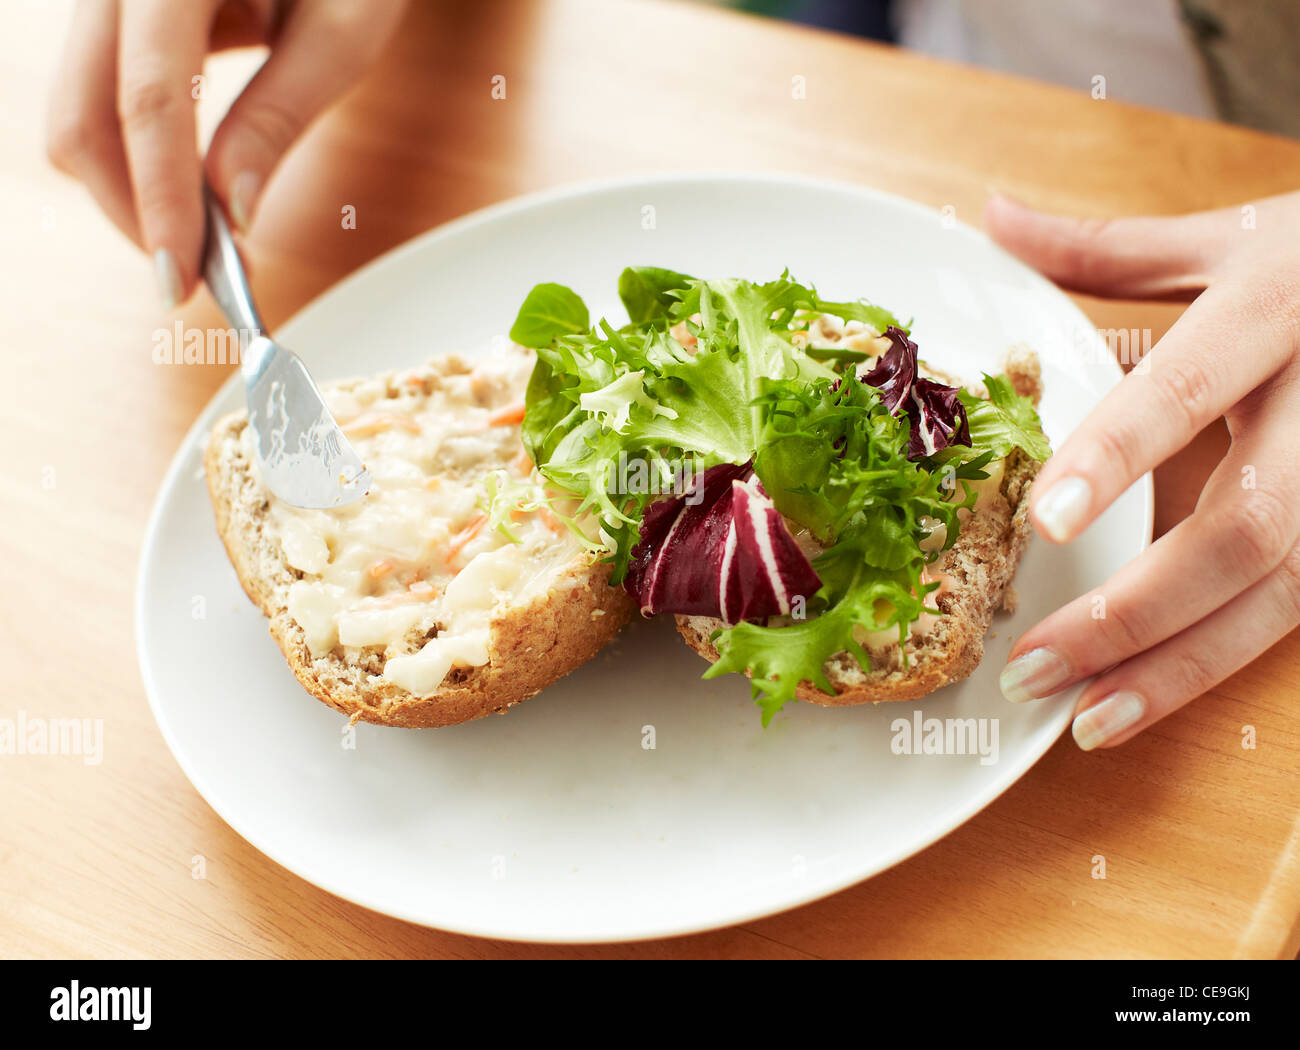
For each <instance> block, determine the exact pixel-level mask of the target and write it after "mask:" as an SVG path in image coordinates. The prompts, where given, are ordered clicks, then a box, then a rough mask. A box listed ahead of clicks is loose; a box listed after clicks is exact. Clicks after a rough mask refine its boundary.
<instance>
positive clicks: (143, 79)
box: [117, 72, 189, 130]
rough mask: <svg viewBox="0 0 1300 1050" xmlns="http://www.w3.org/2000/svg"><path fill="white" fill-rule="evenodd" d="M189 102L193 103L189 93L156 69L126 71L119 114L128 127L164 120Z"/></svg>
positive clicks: (118, 99)
mask: <svg viewBox="0 0 1300 1050" xmlns="http://www.w3.org/2000/svg"><path fill="white" fill-rule="evenodd" d="M186 105H189V97H188V96H187V95H183V94H182V93H180V92H178V91H176V90H175V88H174V86H173V85H172V84H170V83H168V81H167V80H166V79H164V78H163V77H161V76H158V75H156V74H155V73H152V72H141V73H137V74H134V75H131V76H127V75H125V74H124V75H123V77H122V80H121V84H120V87H119V90H118V97H117V115H118V117H119V118H120V119H121V121H122V126H123V127H124V128H126V129H128V130H130V129H132V128H135V127H138V126H140V125H143V124H151V123H157V122H159V121H161V120H164V119H166V118H167V117H169V116H171V115H172V114H173V113H174V112H176V111H177V110H178V109H180V108H181V107H182V106H186Z"/></svg>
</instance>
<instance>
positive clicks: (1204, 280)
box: [984, 193, 1241, 301]
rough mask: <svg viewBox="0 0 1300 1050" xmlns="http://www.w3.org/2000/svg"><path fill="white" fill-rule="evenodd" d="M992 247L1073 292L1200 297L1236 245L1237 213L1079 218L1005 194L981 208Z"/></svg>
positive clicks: (1124, 296) (1130, 296) (1117, 296)
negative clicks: (998, 247)
mask: <svg viewBox="0 0 1300 1050" xmlns="http://www.w3.org/2000/svg"><path fill="white" fill-rule="evenodd" d="M984 225H985V228H986V229H987V230H988V232H989V236H991V237H992V238H993V239H994V240H995V241H997V242H998V243H999V244H1001V245H1002V246H1003V247H1004V248H1006V249H1007V250H1008V251H1010V252H1011V253H1012V254H1013V255H1016V256H1018V257H1019V258H1021V259H1023V260H1024V261H1025V262H1027V263H1028V264H1029V265H1030V266H1032V267H1034V268H1035V269H1037V270H1040V271H1042V273H1043V274H1045V275H1046V276H1047V277H1050V278H1051V279H1052V280H1053V281H1055V282H1056V283H1057V284H1059V285H1061V286H1062V287H1064V288H1068V289H1070V290H1071V291H1076V292H1084V293H1087V294H1089V295H1097V296H1102V297H1105V298H1114V299H1178V300H1183V301H1187V300H1191V299H1194V298H1196V296H1197V295H1198V294H1200V293H1201V292H1202V291H1203V290H1204V289H1205V287H1206V285H1207V284H1209V279H1210V276H1211V273H1212V271H1213V270H1214V268H1215V266H1216V265H1217V264H1218V262H1219V260H1221V259H1222V258H1223V257H1224V256H1225V255H1227V253H1228V251H1229V249H1230V247H1231V246H1232V245H1233V244H1235V243H1236V241H1235V239H1234V234H1236V233H1238V232H1239V230H1240V226H1241V222H1240V211H1239V210H1238V209H1235V208H1225V209H1222V210H1220V211H1206V212H1195V213H1192V214H1189V215H1177V216H1171V217H1154V216H1150V217H1141V218H1128V219H1076V218H1069V217H1067V216H1063V215H1049V214H1047V213H1045V212H1040V211H1036V210H1035V209H1033V208H1031V207H1029V206H1028V205H1027V204H1022V203H1020V202H1019V201H1016V200H1013V199H1012V198H1010V197H1007V196H1005V195H1003V194H1000V193H994V194H993V195H992V196H990V197H989V200H988V203H987V204H986V205H985V207H984Z"/></svg>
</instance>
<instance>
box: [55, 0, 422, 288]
mask: <svg viewBox="0 0 1300 1050" xmlns="http://www.w3.org/2000/svg"><path fill="white" fill-rule="evenodd" d="M405 6H406V0H310V2H306V0H279V2H277V0H185V2H184V3H176V2H174V0H80V2H79V3H78V5H77V9H76V13H75V15H74V17H73V21H72V28H71V31H70V33H69V35H68V41H67V45H66V48H65V52H64V56H63V62H62V68H61V70H60V72H59V75H58V77H57V79H56V81H55V87H54V94H53V99H52V102H51V109H50V117H49V132H48V147H47V148H48V152H49V156H50V160H51V161H52V162H53V163H54V165H55V166H56V167H58V168H59V169H60V170H62V171H64V172H66V173H67V174H69V175H72V176H73V177H75V178H77V179H79V180H81V182H83V183H85V185H86V188H87V189H89V190H90V192H91V194H93V195H94V197H95V200H96V201H97V202H98V203H99V206H100V207H101V208H102V209H103V210H104V212H105V214H107V215H108V217H109V218H110V219H112V220H113V222H114V223H116V224H117V226H118V227H119V228H120V229H121V230H122V232H123V233H125V234H126V235H127V236H128V237H130V238H131V239H132V240H134V241H135V242H136V243H137V244H139V245H140V247H142V248H143V249H144V250H145V251H146V252H148V253H149V254H150V255H151V256H152V257H153V260H154V268H155V270H156V273H157V277H158V285H159V292H160V294H161V296H162V300H163V307H164V308H165V309H168V310H170V309H171V308H172V307H174V306H175V305H176V304H177V303H179V302H181V301H183V300H184V299H186V298H187V297H188V296H189V294H190V292H192V291H193V289H194V287H195V284H196V283H197V281H198V275H199V253H200V251H201V250H202V247H203V228H204V219H203V199H202V188H201V187H202V173H203V170H204V167H206V170H207V176H208V179H209V181H210V182H211V183H212V186H213V188H214V189H215V190H216V192H217V193H218V195H220V196H221V197H222V198H223V199H224V201H225V204H226V208H227V210H228V212H229V213H230V216H231V218H232V219H233V220H234V222H235V224H236V226H238V227H239V228H241V229H247V227H248V224H249V221H250V220H251V218H252V215H253V211H254V209H255V208H256V206H257V200H258V197H259V196H260V194H261V191H262V187H263V186H264V185H265V183H266V180H267V179H268V178H269V176H270V174H271V172H272V171H273V170H274V169H275V166H276V164H277V163H278V162H279V160H280V158H281V156H283V155H284V153H285V152H286V151H287V150H288V149H289V147H290V146H291V145H292V144H293V142H294V141H295V140H296V139H297V138H298V136H299V135H301V134H302V132H303V131H304V130H305V129H306V127H307V126H308V124H310V123H311V121H312V119H313V118H315V117H316V116H317V115H318V114H319V113H320V112H321V111H322V110H323V109H324V108H325V107H326V106H328V105H329V104H330V103H331V102H332V101H334V99H336V98H337V97H338V96H339V95H341V94H342V93H343V92H344V91H345V90H346V89H347V88H348V87H349V86H350V85H351V84H352V83H353V82H354V81H355V80H356V79H357V78H358V77H359V76H360V75H361V74H362V72H363V71H364V70H365V69H366V68H367V67H368V66H369V65H370V63H371V62H372V61H373V60H374V59H375V58H376V57H377V56H378V55H379V53H380V50H381V49H382V47H383V45H384V44H385V42H386V41H387V40H388V38H389V36H390V35H391V34H392V32H393V30H394V29H395V28H396V26H397V23H398V21H399V20H400V18H401V15H402V11H403V9H404V8H405ZM258 43H266V44H269V45H270V47H271V54H270V57H269V58H268V59H267V60H266V62H265V64H263V66H262V67H261V68H260V69H259V70H258V71H257V74H256V75H255V76H254V77H253V78H252V80H251V81H249V83H248V85H247V86H246V87H245V88H244V90H243V92H242V93H241V94H240V96H239V97H238V98H237V99H236V100H235V102H234V104H233V105H232V106H231V107H230V111H229V112H228V113H227V114H226V116H225V118H224V119H223V120H222V122H221V125H220V126H219V127H218V129H217V131H216V134H215V135H214V136H213V139H212V143H211V146H210V147H209V149H208V154H207V158H206V161H204V160H200V158H199V154H198V148H197V146H196V142H195V138H196V123H195V115H194V100H195V99H196V98H197V97H198V94H197V91H196V85H198V84H199V83H201V81H200V80H198V79H197V78H198V77H199V75H200V74H201V73H202V70H203V59H204V56H205V55H207V54H208V53H209V52H210V51H219V50H221V49H223V48H228V47H240V46H247V45H251V44H258Z"/></svg>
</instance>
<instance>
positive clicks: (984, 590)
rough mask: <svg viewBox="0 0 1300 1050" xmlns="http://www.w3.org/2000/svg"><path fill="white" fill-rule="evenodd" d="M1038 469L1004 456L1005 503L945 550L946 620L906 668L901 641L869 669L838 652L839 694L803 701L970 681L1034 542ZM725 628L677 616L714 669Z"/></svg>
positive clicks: (919, 642)
mask: <svg viewBox="0 0 1300 1050" xmlns="http://www.w3.org/2000/svg"><path fill="white" fill-rule="evenodd" d="M1038 469H1039V464H1038V463H1037V462H1035V461H1034V460H1033V459H1031V458H1029V457H1028V456H1026V455H1025V454H1024V453H1023V452H1021V451H1020V450H1019V449H1016V450H1014V451H1013V452H1012V453H1011V455H1010V456H1008V457H1007V465H1006V471H1005V473H1004V474H1003V478H1002V484H1001V486H1000V487H999V496H1000V498H999V499H998V500H995V501H994V502H993V505H992V506H990V507H989V508H987V509H986V510H981V511H980V512H979V513H978V514H974V515H972V516H971V517H970V518H969V519H968V520H967V521H966V523H965V524H963V526H962V529H961V533H960V534H959V535H958V537H957V542H956V543H954V544H953V546H952V548H951V549H950V551H949V552H948V560H947V563H946V564H945V568H944V572H945V573H947V574H948V575H950V576H953V577H954V578H955V584H954V586H953V587H952V589H951V590H949V591H945V593H943V594H941V595H939V597H938V598H937V599H936V604H937V606H938V608H939V609H940V610H942V611H943V613H944V614H945V615H943V616H941V617H938V618H937V620H936V622H935V624H934V626H933V627H932V629H931V630H930V631H929V632H928V633H927V634H926V635H925V636H924V637H921V638H918V637H909V638H908V640H907V644H906V647H905V648H906V653H907V665H906V666H904V664H903V659H902V654H903V651H904V649H903V647H900V646H899V645H898V644H897V643H895V644H894V645H892V646H890V647H889V648H888V649H884V650H880V651H873V652H872V653H871V665H872V666H871V670H870V671H864V670H863V669H862V667H861V666H860V665H859V664H858V662H857V660H856V659H855V658H854V657H853V656H852V655H851V654H850V653H847V652H841V653H836V654H835V655H834V656H833V657H832V658H831V659H830V660H828V661H827V662H826V664H825V672H826V677H827V678H828V679H829V681H830V683H831V685H832V686H833V687H834V689H835V692H834V693H825V692H823V691H822V690H820V689H818V688H817V687H816V686H814V685H813V684H812V683H811V682H808V681H803V682H800V683H799V685H798V687H797V690H796V695H797V696H798V698H799V699H800V700H805V701H807V702H809V703H813V704H820V705H822V706H824V707H847V706H852V705H856V704H865V703H868V702H872V703H874V702H881V701H895V700H916V699H918V698H919V697H922V696H926V695H928V694H930V693H932V692H934V691H935V690H936V689H939V688H941V687H942V686H945V685H949V684H951V683H952V682H958V681H961V680H962V679H963V678H966V677H968V676H969V675H970V674H971V672H972V671H974V670H975V668H976V667H978V666H979V663H980V660H982V659H983V657H984V635H985V633H986V632H987V631H988V628H989V624H990V623H991V622H992V620H993V614H994V613H995V612H996V611H997V610H998V608H999V607H1000V606H1001V605H1002V602H1003V599H1004V595H1005V593H1006V590H1007V588H1008V586H1009V585H1010V583H1011V580H1012V577H1014V576H1015V572H1016V565H1017V564H1018V563H1019V561H1020V555H1021V552H1022V551H1023V550H1024V546H1025V542H1026V540H1027V539H1028V537H1029V499H1028V493H1029V488H1030V484H1031V482H1032V481H1033V478H1034V476H1035V475H1036V474H1037V473H1038ZM723 626H725V625H724V624H723V623H722V621H721V620H718V619H714V618H712V617H706V616H680V615H679V616H678V617H677V630H678V632H679V633H680V634H681V636H682V637H683V638H684V639H686V644H687V645H689V646H690V647H691V648H692V649H694V650H695V651H696V652H697V653H699V654H700V655H701V656H702V657H704V658H705V659H706V660H708V661H709V662H711V663H712V662H716V661H717V659H718V650H717V648H716V647H715V646H714V645H713V643H712V642H711V641H710V640H709V638H710V636H711V635H712V634H713V632H714V631H717V630H719V629H721V628H722V627H723Z"/></svg>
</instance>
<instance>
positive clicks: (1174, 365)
mask: <svg viewBox="0 0 1300 1050" xmlns="http://www.w3.org/2000/svg"><path fill="white" fill-rule="evenodd" d="M1155 364H1156V368H1155V369H1153V374H1154V375H1155V377H1156V378H1157V380H1158V381H1157V383H1156V385H1155V389H1156V390H1157V391H1158V392H1159V393H1158V396H1159V398H1160V399H1161V401H1162V402H1163V407H1164V408H1165V409H1166V410H1167V411H1168V412H1169V414H1170V415H1172V416H1173V417H1174V419H1175V420H1176V421H1177V422H1178V423H1180V424H1182V425H1183V426H1185V427H1189V428H1191V429H1193V430H1200V429H1201V428H1202V427H1203V426H1205V424H1206V423H1208V422H1209V418H1210V415H1209V414H1210V400H1211V398H1212V397H1213V393H1214V389H1215V386H1216V384H1215V382H1214V379H1213V377H1212V376H1210V375H1209V373H1208V372H1207V370H1206V367H1205V365H1204V364H1203V363H1202V362H1200V361H1197V360H1195V359H1189V358H1181V357H1176V358H1173V359H1171V360H1169V361H1166V362H1163V363H1162V362H1161V361H1160V359H1159V358H1156V359H1155Z"/></svg>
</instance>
